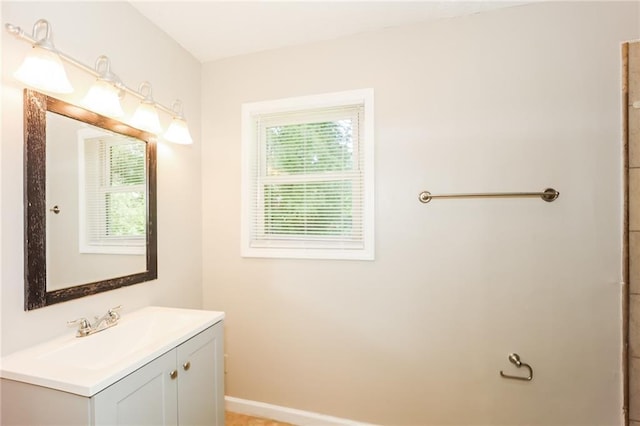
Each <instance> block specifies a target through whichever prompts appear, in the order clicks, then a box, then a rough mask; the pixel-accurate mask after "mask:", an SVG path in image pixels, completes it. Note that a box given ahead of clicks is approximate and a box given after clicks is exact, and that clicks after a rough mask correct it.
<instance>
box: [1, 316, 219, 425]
mask: <svg viewBox="0 0 640 426" xmlns="http://www.w3.org/2000/svg"><path fill="white" fill-rule="evenodd" d="M223 323H224V313H222V312H215V311H202V310H190V309H176V308H160V307H147V308H143V309H141V310H139V311H136V312H133V313H130V314H124V315H123V316H122V319H121V320H120V323H119V324H118V325H117V326H115V327H112V328H109V329H107V330H104V331H101V332H99V333H96V334H93V335H90V336H87V337H80V338H78V337H75V334H70V335H66V336H63V337H60V338H58V339H54V340H51V341H49V342H46V343H43V344H41V345H37V346H34V347H32V348H28V349H26V350H23V351H20V352H16V353H14V354H11V355H9V356H6V357H4V358H2V360H1V362H2V364H1V365H0V376H1V380H2V394H1V397H2V414H1V415H2V418H1V423H2V424H6V425H14V424H19V425H25V424H30V425H47V424H58V425H60V424H64V425H92V426H93V425H95V426H100V425H104V426H107V425H109V426H111V425H219V426H223V425H224V349H223Z"/></svg>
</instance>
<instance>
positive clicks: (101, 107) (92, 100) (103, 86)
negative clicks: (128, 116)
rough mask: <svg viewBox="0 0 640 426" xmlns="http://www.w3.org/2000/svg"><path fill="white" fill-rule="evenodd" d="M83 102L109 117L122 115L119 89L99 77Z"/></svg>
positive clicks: (89, 107)
mask: <svg viewBox="0 0 640 426" xmlns="http://www.w3.org/2000/svg"><path fill="white" fill-rule="evenodd" d="M82 104H83V105H84V106H86V107H87V108H88V109H90V110H92V111H95V112H97V113H99V114H102V115H106V116H108V117H122V116H123V115H124V111H123V110H122V106H121V105H120V96H119V90H118V89H117V88H116V87H115V86H113V84H111V83H109V82H108V81H105V80H103V79H98V80H96V82H95V83H94V84H93V86H91V88H90V89H89V92H88V93H87V95H86V96H85V97H84V100H83V101H82Z"/></svg>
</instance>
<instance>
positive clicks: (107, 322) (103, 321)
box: [67, 305, 122, 337]
mask: <svg viewBox="0 0 640 426" xmlns="http://www.w3.org/2000/svg"><path fill="white" fill-rule="evenodd" d="M121 307H122V306H121V305H119V306H116V307H115V308H111V309H109V310H108V311H107V313H106V314H104V315H103V316H102V317H101V318H99V317H97V316H96V317H95V321H94V322H93V324H91V323H90V322H89V320H87V319H86V318H78V319H77V320H73V321H68V322H67V325H74V324H78V332H77V333H76V337H86V336H89V335H91V334H94V333H97V332H99V331H102V330H106V329H107V328H109V327H113V326H114V325H117V324H118V320H119V319H120V314H119V313H117V312H116V311H117V310H119V309H120V308H121Z"/></svg>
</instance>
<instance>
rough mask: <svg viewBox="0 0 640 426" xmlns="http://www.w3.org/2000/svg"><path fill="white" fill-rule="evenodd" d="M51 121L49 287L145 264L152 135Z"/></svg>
mask: <svg viewBox="0 0 640 426" xmlns="http://www.w3.org/2000/svg"><path fill="white" fill-rule="evenodd" d="M46 120H47V128H46V132H47V140H48V141H49V143H47V145H46V157H47V159H46V171H47V172H46V184H47V186H46V192H47V194H46V199H47V207H48V209H47V215H46V217H47V220H46V222H47V223H46V229H47V240H46V242H47V252H46V255H47V277H46V279H47V291H51V290H57V289H61V288H67V287H73V286H77V285H81V284H85V283H89V282H95V281H102V280H105V279H109V278H111V277H114V276H123V275H130V274H135V273H139V272H143V271H145V270H146V257H145V254H146V170H145V153H146V144H145V142H143V141H140V140H138V139H135V138H132V137H129V136H124V135H121V134H119V133H115V132H110V131H108V130H104V129H100V128H98V127H95V126H91V125H88V124H86V123H82V122H81V121H77V120H74V119H70V118H68V117H65V116H62V115H59V114H56V113H53V112H50V111H48V112H47V117H46ZM52 141H55V143H52Z"/></svg>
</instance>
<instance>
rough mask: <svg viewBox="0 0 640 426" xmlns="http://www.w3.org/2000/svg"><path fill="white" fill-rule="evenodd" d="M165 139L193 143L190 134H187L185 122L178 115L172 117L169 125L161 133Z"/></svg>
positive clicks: (183, 143)
mask: <svg viewBox="0 0 640 426" xmlns="http://www.w3.org/2000/svg"><path fill="white" fill-rule="evenodd" d="M163 136H164V138H165V139H166V140H168V141H169V142H173V143H178V144H182V145H191V144H192V143H193V139H191V134H189V127H187V122H186V121H184V119H182V118H180V117H174V118H173V120H172V121H171V124H170V125H169V128H168V129H167V131H166V132H165V134H164V135H163Z"/></svg>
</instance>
